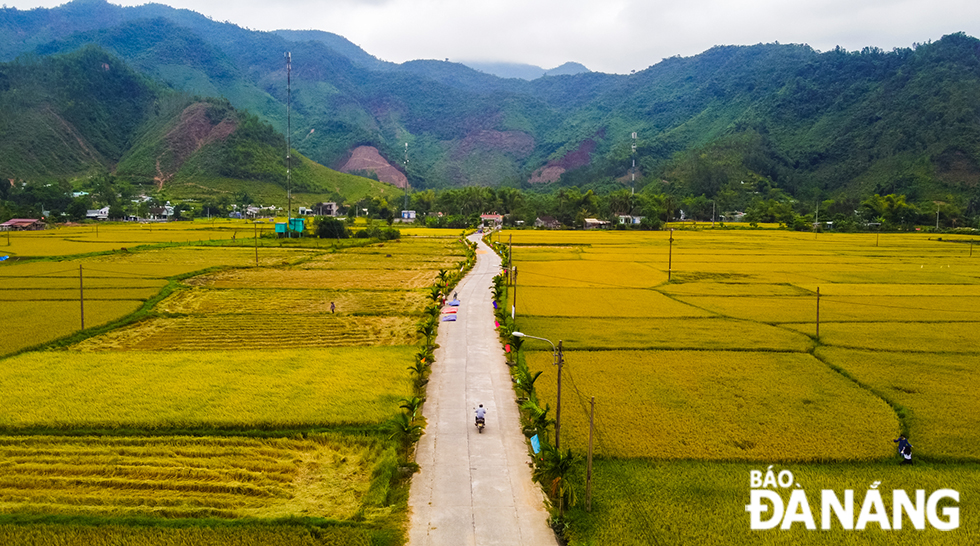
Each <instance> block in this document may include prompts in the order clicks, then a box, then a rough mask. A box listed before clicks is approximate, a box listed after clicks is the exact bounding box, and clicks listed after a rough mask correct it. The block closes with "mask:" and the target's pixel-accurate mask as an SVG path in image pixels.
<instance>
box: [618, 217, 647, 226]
mask: <svg viewBox="0 0 980 546" xmlns="http://www.w3.org/2000/svg"><path fill="white" fill-rule="evenodd" d="M618 218H619V223H620V224H626V225H628V226H638V225H640V222H642V221H643V219H644V218H645V216H630V215H628V214H620V215H619V216H618Z"/></svg>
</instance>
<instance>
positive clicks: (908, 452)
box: [892, 434, 912, 464]
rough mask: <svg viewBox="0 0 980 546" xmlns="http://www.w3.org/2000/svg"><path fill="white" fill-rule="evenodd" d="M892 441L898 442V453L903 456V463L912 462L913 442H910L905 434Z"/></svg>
mask: <svg viewBox="0 0 980 546" xmlns="http://www.w3.org/2000/svg"><path fill="white" fill-rule="evenodd" d="M892 442H894V443H897V444H898V454H899V455H901V456H902V459H903V460H902V464H912V444H910V443H909V441H908V439H906V438H905V435H904V434H902V435H900V436H899V437H898V439H896V440H892Z"/></svg>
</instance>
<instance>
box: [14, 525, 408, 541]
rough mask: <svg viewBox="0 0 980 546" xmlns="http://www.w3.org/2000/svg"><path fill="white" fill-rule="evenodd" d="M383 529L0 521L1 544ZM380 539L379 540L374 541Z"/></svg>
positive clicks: (377, 535)
mask: <svg viewBox="0 0 980 546" xmlns="http://www.w3.org/2000/svg"><path fill="white" fill-rule="evenodd" d="M388 534H390V533H385V532H384V531H378V530H377V529H376V528H374V526H373V525H371V524H353V525H351V524H346V525H342V526H341V525H337V526H332V527H316V526H311V527H308V526H305V525H288V524H286V525H283V524H280V523H278V522H274V523H270V524H266V525H263V524H261V523H253V524H250V525H228V526H215V525H209V526H190V527H176V526H163V525H161V526H153V525H134V524H131V523H121V524H100V525H97V526H93V525H85V524H78V523H66V524H50V523H38V524H32V525H18V524H6V525H4V524H0V543H2V544H45V545H52V546H61V545H64V546H69V545H73V544H92V545H95V544H111V545H112V546H123V545H133V546H145V545H147V544H167V545H170V544H194V545H195V546H228V545H229V544H233V545H235V546H250V545H255V546H265V545H268V544H276V545H279V546H373V545H374V544H379V543H380V544H385V542H383V541H385V540H386V539H387V540H388V541H389V542H388V543H390V539H388V537H387V535H388ZM379 541H381V542H379Z"/></svg>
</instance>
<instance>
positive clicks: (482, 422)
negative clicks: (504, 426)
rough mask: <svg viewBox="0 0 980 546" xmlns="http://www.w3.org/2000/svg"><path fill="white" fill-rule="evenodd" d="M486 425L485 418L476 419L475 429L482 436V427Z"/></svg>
mask: <svg viewBox="0 0 980 546" xmlns="http://www.w3.org/2000/svg"><path fill="white" fill-rule="evenodd" d="M486 425H487V419H486V418H485V417H477V418H476V428H477V430H479V431H480V434H483V427H485V426H486Z"/></svg>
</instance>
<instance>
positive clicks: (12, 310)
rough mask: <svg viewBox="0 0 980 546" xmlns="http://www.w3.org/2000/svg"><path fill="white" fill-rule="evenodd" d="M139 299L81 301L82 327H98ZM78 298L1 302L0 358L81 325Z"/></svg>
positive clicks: (128, 310) (133, 306) (137, 303)
mask: <svg viewBox="0 0 980 546" xmlns="http://www.w3.org/2000/svg"><path fill="white" fill-rule="evenodd" d="M142 306H143V302H142V301H140V300H115V299H113V300H94V301H86V302H85V326H86V327H88V328H92V327H96V326H101V325H103V324H107V323H109V322H112V321H113V320H116V319H118V318H119V317H123V316H125V315H128V314H130V313H133V312H134V311H136V310H137V309H139V308H140V307H142ZM81 320H82V319H81V305H80V304H79V302H78V301H42V300H21V301H4V302H3V314H2V315H0V332H3V335H0V357H2V356H4V355H9V354H11V353H14V352H16V351H20V350H22V349H26V348H28V347H33V346H35V345H40V344H43V343H48V342H51V341H53V340H55V339H58V338H60V337H65V336H68V335H71V334H73V333H75V332H77V331H78V330H79V329H80V328H81Z"/></svg>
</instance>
